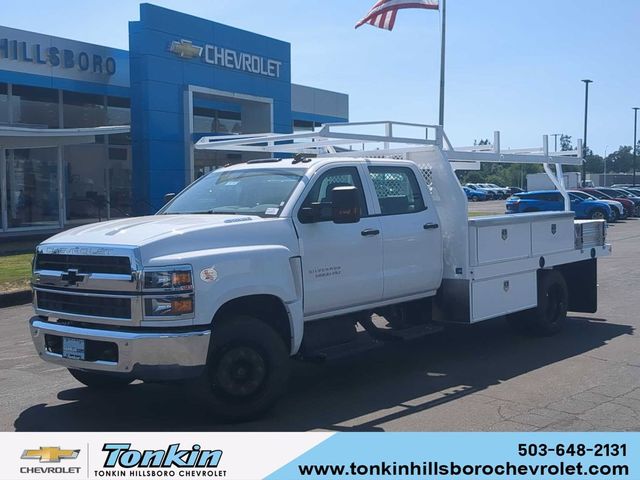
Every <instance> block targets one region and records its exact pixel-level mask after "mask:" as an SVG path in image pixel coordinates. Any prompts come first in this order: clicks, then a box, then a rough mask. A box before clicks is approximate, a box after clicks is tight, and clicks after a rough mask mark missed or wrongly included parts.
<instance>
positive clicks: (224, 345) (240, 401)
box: [207, 315, 291, 421]
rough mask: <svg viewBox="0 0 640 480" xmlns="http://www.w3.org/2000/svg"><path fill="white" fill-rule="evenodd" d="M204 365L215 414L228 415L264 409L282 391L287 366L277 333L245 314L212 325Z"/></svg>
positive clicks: (242, 415)
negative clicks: (206, 359) (208, 349)
mask: <svg viewBox="0 0 640 480" xmlns="http://www.w3.org/2000/svg"><path fill="white" fill-rule="evenodd" d="M207 367H208V368H207V370H208V372H207V381H208V386H209V389H210V392H211V404H212V406H213V408H214V410H215V412H216V414H218V415H220V416H221V417H223V418H225V419H228V420H232V421H238V420H249V419H252V418H256V417H258V416H260V415H262V414H263V413H265V412H266V411H268V410H269V409H270V408H271V407H272V406H273V405H274V404H275V403H276V401H277V400H278V399H279V398H280V396H281V395H282V393H283V392H284V389H285V387H286V385H287V381H288V379H289V373H290V369H291V365H290V360H289V351H288V349H287V348H286V345H285V342H284V341H283V339H282V338H281V337H280V335H279V334H278V333H277V332H276V331H275V330H274V329H273V328H271V327H270V326H269V325H267V324H266V323H264V322H263V321H261V320H259V319H257V318H254V317H250V316H247V315H238V316H235V317H233V318H229V319H224V320H223V321H222V322H221V323H220V325H219V326H217V325H216V327H215V328H214V333H213V336H212V340H211V349H210V351H209V360H208V362H207Z"/></svg>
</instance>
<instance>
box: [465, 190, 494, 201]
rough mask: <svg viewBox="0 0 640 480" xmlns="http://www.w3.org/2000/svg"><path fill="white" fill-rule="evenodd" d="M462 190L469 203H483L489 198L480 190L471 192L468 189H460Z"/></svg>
mask: <svg viewBox="0 0 640 480" xmlns="http://www.w3.org/2000/svg"><path fill="white" fill-rule="evenodd" d="M462 189H463V190H464V193H465V194H466V195H467V200H469V201H470V202H483V201H485V200H487V199H488V198H489V197H488V195H487V194H486V193H485V192H481V191H480V190H472V189H470V188H469V187H462Z"/></svg>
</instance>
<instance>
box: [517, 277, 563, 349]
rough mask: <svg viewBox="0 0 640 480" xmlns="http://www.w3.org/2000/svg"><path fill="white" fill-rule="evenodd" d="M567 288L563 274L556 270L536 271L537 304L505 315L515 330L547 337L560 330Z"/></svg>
mask: <svg viewBox="0 0 640 480" xmlns="http://www.w3.org/2000/svg"><path fill="white" fill-rule="evenodd" d="M568 306H569V290H568V288H567V282H566V281H565V279H564V276H563V275H562V274H561V273H560V272H558V271H556V270H542V271H540V272H539V273H538V306H537V307H535V308H532V309H530V310H525V311H522V312H517V313H513V314H511V315H508V316H507V321H508V322H509V325H510V326H511V327H512V328H513V329H514V330H516V331H517V332H520V333H524V334H527V335H533V336H540V337H548V336H551V335H555V334H556V333H558V332H560V331H561V330H562V328H563V326H564V324H565V322H566V319H567V309H568Z"/></svg>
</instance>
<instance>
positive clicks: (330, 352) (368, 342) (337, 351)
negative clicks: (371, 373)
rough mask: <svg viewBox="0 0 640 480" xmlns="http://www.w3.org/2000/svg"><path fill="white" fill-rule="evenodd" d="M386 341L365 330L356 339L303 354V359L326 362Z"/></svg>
mask: <svg viewBox="0 0 640 480" xmlns="http://www.w3.org/2000/svg"><path fill="white" fill-rule="evenodd" d="M383 345H384V342H380V341H378V340H375V339H373V338H371V337H370V336H369V335H367V334H366V333H365V332H360V333H358V334H357V335H356V338H355V340H353V341H351V342H347V343H340V344H338V345H331V346H329V347H324V348H321V349H318V350H314V351H311V352H305V353H303V354H302V356H301V357H302V359H303V360H305V361H309V362H326V361H331V360H341V359H343V358H348V357H351V356H354V355H358V354H361V353H364V352H368V351H369V350H373V349H375V348H378V347H381V346H383Z"/></svg>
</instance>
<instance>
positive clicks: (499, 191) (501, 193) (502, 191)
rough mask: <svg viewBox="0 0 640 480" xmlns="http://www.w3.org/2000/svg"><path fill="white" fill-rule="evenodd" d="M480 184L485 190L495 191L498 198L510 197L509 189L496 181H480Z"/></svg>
mask: <svg viewBox="0 0 640 480" xmlns="http://www.w3.org/2000/svg"><path fill="white" fill-rule="evenodd" d="M478 186H479V187H480V188H484V189H485V190H489V191H492V192H495V195H496V198H507V197H509V191H508V190H507V189H506V188H502V187H499V186H498V185H496V184H495V183H479V184H478Z"/></svg>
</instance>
